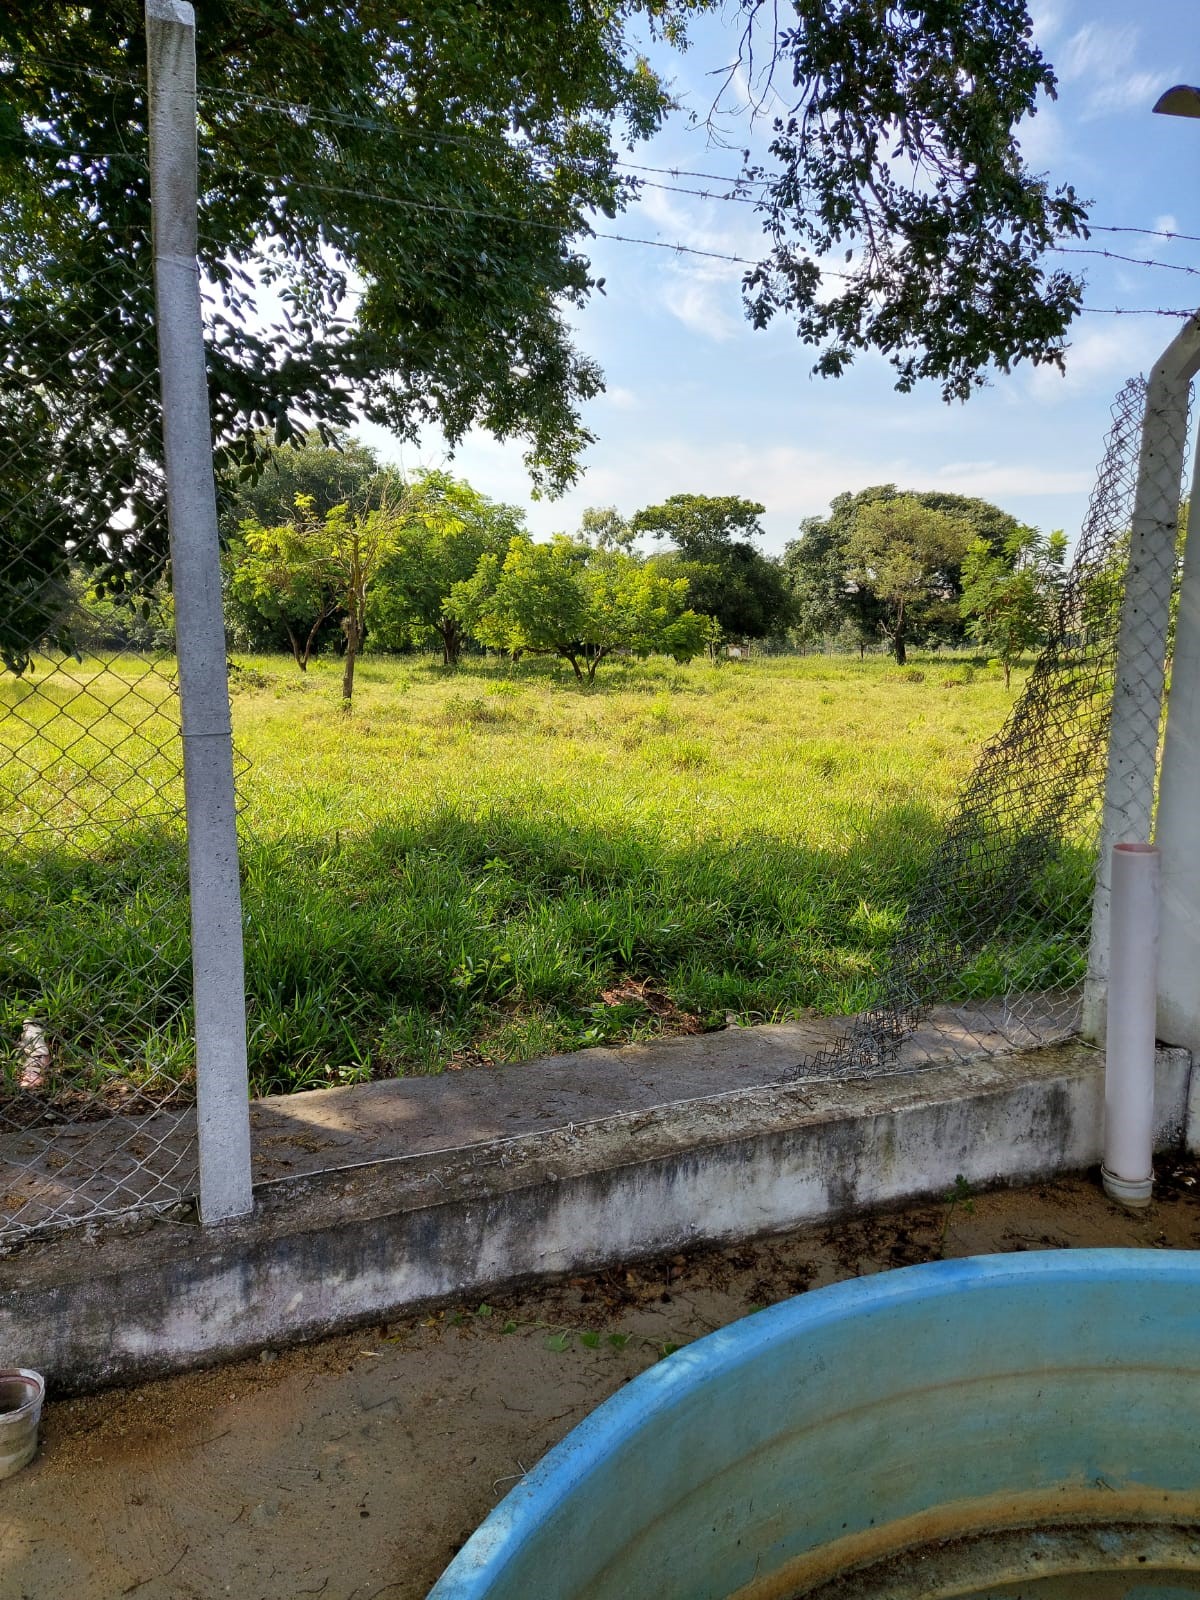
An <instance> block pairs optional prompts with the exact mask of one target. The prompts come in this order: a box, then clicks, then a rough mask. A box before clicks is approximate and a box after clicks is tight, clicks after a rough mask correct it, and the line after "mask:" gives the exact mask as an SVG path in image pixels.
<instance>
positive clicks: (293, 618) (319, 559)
mask: <svg viewBox="0 0 1200 1600" xmlns="http://www.w3.org/2000/svg"><path fill="white" fill-rule="evenodd" d="M331 509H332V508H331ZM297 513H298V514H297ZM229 561H230V572H229V581H228V600H227V603H226V611H227V613H228V612H229V611H233V612H234V613H235V614H237V613H240V614H241V615H242V616H243V617H251V618H254V619H255V620H256V621H258V622H259V623H260V624H264V623H265V624H267V625H268V626H273V627H277V628H280V629H282V631H283V632H284V633H285V634H286V636H287V641H288V644H289V646H290V647H291V652H292V657H293V659H294V661H295V663H296V665H297V666H298V667H299V668H300V671H301V672H307V671H308V664H309V662H310V661H311V660H312V657H313V652H314V651H315V649H316V645H317V638H318V635H319V634H320V632H321V629H322V628H323V627H324V625H325V624H326V623H327V622H328V621H329V620H330V618H332V617H334V616H336V614H337V610H338V606H339V605H340V603H341V594H340V592H339V590H338V587H337V583H336V575H335V573H334V572H333V570H332V564H331V561H330V553H329V545H328V539H327V538H326V529H325V517H324V516H317V515H316V513H315V506H314V503H313V502H312V501H311V500H306V498H305V496H303V495H301V497H300V504H299V506H296V507H293V512H292V520H291V521H289V522H280V523H277V524H276V525H275V526H273V527H264V526H263V524H262V523H260V522H256V521H255V520H254V519H253V518H247V519H246V521H245V522H244V524H243V526H242V529H241V532H240V534H239V537H238V540H237V542H236V544H235V545H234V546H233V548H232V550H231V552H230V557H229Z"/></svg>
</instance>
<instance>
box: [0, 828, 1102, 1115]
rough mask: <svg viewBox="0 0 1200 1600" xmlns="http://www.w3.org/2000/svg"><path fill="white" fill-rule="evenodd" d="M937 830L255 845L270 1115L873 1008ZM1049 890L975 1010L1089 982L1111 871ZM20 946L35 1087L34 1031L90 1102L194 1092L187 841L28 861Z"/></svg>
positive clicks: (994, 948) (15, 873)
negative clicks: (340, 1093) (1048, 984)
mask: <svg viewBox="0 0 1200 1600" xmlns="http://www.w3.org/2000/svg"><path fill="white" fill-rule="evenodd" d="M938 827H939V824H938V821H937V819H935V817H934V816H933V814H932V813H930V812H929V811H927V810H926V809H924V808H921V807H917V806H912V805H899V806H893V807H891V808H889V809H883V810H879V811H878V812H876V813H874V814H873V815H872V816H871V818H870V822H869V825H868V826H864V827H863V828H862V829H861V830H860V831H859V832H858V833H857V834H856V835H855V836H854V837H853V838H851V839H849V840H848V841H847V843H846V846H845V848H844V849H841V850H823V849H814V848H811V847H809V846H805V845H801V844H797V843H795V842H793V841H790V840H786V839H781V838H778V837H774V836H771V835H769V834H758V835H751V836H749V837H742V838H739V839H738V840H736V841H714V840H709V841H704V842H698V843H694V844H691V845H688V846H686V847H680V846H678V845H676V844H667V843H664V842H663V841H662V840H661V839H660V838H659V837H656V836H655V834H654V833H653V831H652V830H651V829H650V827H649V826H647V827H646V828H644V829H639V828H638V827H637V826H635V825H631V824H630V823H629V821H628V819H625V818H622V819H619V820H612V821H608V822H606V821H603V820H601V821H597V822H595V823H594V824H592V825H590V826H588V827H586V828H581V827H580V826H578V825H577V824H576V823H574V822H572V823H571V824H570V825H567V823H566V822H565V821H558V820H556V819H554V818H551V817H547V818H544V819H540V820H533V819H530V818H528V817H523V816H514V815H511V814H507V813H505V812H504V811H503V810H502V809H501V808H498V807H497V808H495V809H493V810H491V811H489V812H486V813H483V814H481V815H476V816H464V815H462V814H460V813H458V812H456V811H453V810H450V809H445V810H442V811H439V812H437V813H435V814H434V815H432V816H431V817H429V818H426V819H425V820H424V821H422V822H421V823H420V824H411V825H409V824H396V825H381V826H377V827H375V828H373V829H371V830H369V831H366V832H364V833H361V834H358V835H350V834H346V833H342V834H341V835H339V836H338V837H337V838H336V839H332V840H331V839H311V840H302V841H296V840H291V839H289V840H287V841H284V842H274V843H271V842H263V841H250V842H249V843H247V844H246V845H245V847H244V849H243V856H242V864H243V879H244V911H245V925H246V967H247V992H248V999H249V1029H250V1032H249V1039H250V1063H251V1077H252V1086H253V1089H254V1092H255V1093H256V1094H264V1093H273V1092H281V1091H287V1090H292V1089H300V1088H312V1087H316V1086H318V1085H326V1084H333V1083H345V1082H353V1081H358V1080H362V1079H366V1078H369V1077H379V1076H392V1075H399V1074H403V1073H405V1072H414V1071H417V1072H429V1071H436V1070H439V1069H440V1068H442V1067H444V1066H446V1065H447V1064H450V1065H461V1064H464V1063H467V1062H470V1061H475V1060H480V1059H484V1060H520V1059H527V1058H528V1057H530V1056H534V1055H539V1054H543V1053H549V1052H553V1051H559V1050H569V1049H577V1048H581V1047H583V1046H586V1045H590V1044H598V1043H607V1042H615V1041H618V1040H623V1039H629V1038H637V1037H648V1036H650V1035H652V1034H654V1033H655V1032H659V1031H662V1030H663V1028H664V1027H666V1028H667V1029H668V1030H670V1029H671V1028H672V1027H673V1026H676V1025H678V1024H679V1023H680V1022H681V1021H686V1023H687V1025H688V1026H689V1027H690V1028H691V1029H692V1030H693V1031H694V1029H695V1028H696V1026H720V1025H722V1024H723V1023H724V1022H725V1020H726V1017H727V1015H730V1014H732V1015H735V1016H736V1017H737V1018H738V1019H739V1020H748V1021H760V1020H770V1019H775V1020H779V1019H783V1018H786V1017H790V1016H796V1015H799V1014H801V1013H803V1012H805V1011H806V1010H809V1009H812V1010H816V1011H819V1012H824V1013H830V1014H833V1013H846V1012H850V1011H855V1010H858V1009H861V1008H862V1007H864V1006H866V1005H867V1004H868V1003H869V1002H870V1000H871V998H872V996H873V994H874V985H875V980H876V974H877V971H878V968H879V966H880V964H881V962H882V961H883V960H884V958H885V956H886V952H887V950H888V947H889V944H890V942H891V940H892V939H893V937H894V935H895V934H896V932H897V930H898V928H899V926H900V924H901V922H902V919H903V915H904V911H905V907H906V905H907V903H908V900H909V897H910V894H911V892H912V889H913V886H914V885H915V884H916V883H917V882H918V881H919V880H920V877H921V873H922V871H923V869H924V867H925V864H926V862H927V860H928V857H929V854H930V852H931V849H932V847H933V845H934V843H935V841H936V837H937V832H938ZM1045 880H1046V881H1045V892H1044V893H1043V892H1041V891H1040V890H1039V888H1038V885H1037V884H1031V885H1030V887H1029V890H1028V892H1027V893H1026V895H1025V896H1024V899H1023V903H1022V905H1021V907H1020V909H1019V916H1018V918H1017V919H1016V920H1015V922H1014V924H1013V926H1012V928H1011V929H1010V930H1009V931H1008V933H1007V935H1006V938H1005V940H1004V941H1002V942H997V941H993V942H992V943H991V944H990V945H989V946H988V947H987V949H985V950H984V951H983V952H982V954H978V953H977V954H975V955H974V957H973V958H972V960H971V962H970V964H969V965H968V963H967V961H966V960H964V961H963V962H960V964H959V965H960V971H959V975H958V978H957V979H956V982H958V983H959V984H965V985H966V992H969V993H972V994H982V993H985V992H986V993H996V992H1002V991H1003V988H1004V987H1005V986H1006V985H1008V984H1009V983H1011V982H1012V981H1013V978H1014V974H1016V975H1017V976H1018V977H1019V979H1020V981H1021V985H1022V986H1023V987H1030V986H1036V985H1037V984H1038V982H1039V981H1040V979H1041V978H1043V977H1044V978H1045V979H1046V981H1060V980H1061V979H1063V978H1064V977H1065V976H1067V973H1066V968H1067V967H1071V966H1072V963H1073V962H1075V963H1077V960H1078V952H1077V948H1076V947H1077V945H1078V942H1079V941H1078V928H1079V926H1080V925H1082V926H1083V927H1084V928H1086V912H1087V903H1088V892H1087V890H1088V886H1087V872H1086V870H1083V871H1082V872H1081V870H1080V863H1078V862H1075V861H1074V860H1073V859H1060V860H1059V861H1058V862H1057V863H1056V865H1055V866H1054V868H1053V870H1052V871H1049V872H1048V873H1047V874H1046V875H1045ZM1081 918H1082V919H1083V920H1082V924H1081ZM0 933H2V936H3V944H2V947H0V996H2V999H0V1036H2V1037H3V1038H4V1039H5V1040H6V1041H8V1044H9V1051H8V1061H7V1067H6V1068H5V1067H4V1063H3V1062H0V1070H6V1071H7V1074H8V1079H9V1083H10V1086H11V1084H12V1083H13V1080H14V1073H15V1072H16V1071H17V1069H18V1066H19V1063H18V1060H17V1054H16V1051H15V1049H14V1044H15V1041H16V1040H18V1039H19V1037H20V1031H21V1028H22V1025H23V1023H24V1020H25V1019H26V1018H35V1019H36V1020H37V1021H38V1023H39V1025H40V1026H41V1027H42V1028H43V1029H44V1031H45V1033H46V1036H47V1039H48V1041H49V1042H50V1045H51V1048H52V1051H53V1053H54V1056H55V1060H56V1063H57V1070H58V1071H59V1072H60V1074H62V1075H63V1076H64V1077H66V1078H71V1077H72V1075H75V1076H76V1077H77V1076H78V1075H79V1074H83V1075H85V1076H87V1075H88V1074H90V1075H91V1078H92V1079H95V1080H98V1081H101V1082H103V1081H105V1080H106V1079H107V1078H108V1077H110V1076H111V1075H113V1074H116V1075H118V1076H120V1075H130V1076H133V1077H135V1078H137V1077H138V1076H139V1075H141V1076H142V1077H145V1075H146V1074H148V1073H151V1072H153V1073H155V1074H159V1075H163V1076H166V1077H168V1078H170V1079H171V1081H186V1079H187V1076H188V1073H189V1072H190V1070H191V1066H192V1061H191V1054H190V1045H189V1042H188V1041H189V1032H190V1030H189V1028H188V1027H187V1025H186V1023H187V1008H188V1005H189V1002H190V974H189V971H188V929H187V900H186V854H185V849H184V842H183V838H182V835H181V833H179V832H173V831H171V830H167V829H158V830H155V829H145V830H143V831H140V832H130V834H129V835H127V836H126V837H125V838H123V839H122V840H121V841H120V843H119V845H113V846H112V847H110V848H109V849H107V850H105V851H103V852H101V853H98V854H96V855H93V856H91V857H88V858H82V857H80V856H79V855H76V854H73V853H72V852H71V851H70V850H69V849H68V848H66V847H65V846H62V847H56V848H42V849H40V850H34V849H30V850H27V851H25V852H17V853H16V854H14V855H13V856H12V857H10V858H9V861H8V862H7V864H6V874H5V878H4V882H3V886H2V888H0ZM963 953H964V956H966V955H967V954H968V952H967V951H966V949H965V947H964V950H963ZM964 968H965V970H961V969H964ZM1074 975H1075V974H1074V969H1073V967H1072V972H1071V976H1074ZM629 979H633V980H638V982H640V983H641V985H642V989H641V992H640V993H639V992H638V990H637V988H636V986H635V985H631V984H629V983H627V982H625V981H624V980H629ZM606 991H607V992H608V996H609V998H608V1000H606V999H605V993H606ZM659 1002H661V1003H659Z"/></svg>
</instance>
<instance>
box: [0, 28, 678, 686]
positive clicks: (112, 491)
mask: <svg viewBox="0 0 1200 1600" xmlns="http://www.w3.org/2000/svg"><path fill="white" fill-rule="evenodd" d="M630 9H633V10H637V11H639V12H641V13H643V14H644V15H645V16H647V17H648V18H649V20H650V24H651V27H652V29H654V30H662V31H665V32H667V33H669V34H671V35H675V33H676V32H677V30H678V27H679V20H678V18H677V16H676V14H675V0H644V3H638V4H635V5H631V6H630V7H629V8H626V7H623V6H619V5H615V4H611V3H609V0H603V3H601V4H598V5H594V6H593V5H589V6H568V5H562V4H552V5H550V6H548V7H547V6H538V7H525V8H521V7H513V6H511V5H507V4H500V3H497V0H482V3H480V4H476V5H449V6H444V5H433V4H422V3H418V4H417V5H415V6H404V7H400V6H397V5H395V4H390V3H388V0H363V3H361V4H358V5H357V6H355V7H354V8H352V11H350V12H347V11H346V10H345V8H342V7H328V6H321V5H315V4H312V3H310V0H301V3H300V4H293V3H290V0H288V3H285V0H255V3H254V4H253V5H250V6H247V5H246V4H245V3H244V0H206V3H205V4H204V5H203V6H202V7H200V8H199V10H200V16H199V26H198V28H197V55H198V63H197V65H198V76H199V81H200V83H201V85H202V86H204V88H203V90H202V93H201V97H200V125H199V132H200V145H201V173H202V184H203V226H202V228H201V234H200V261H201V268H202V271H203V274H204V277H205V280H206V283H207V285H208V286H209V294H210V299H211V301H212V304H211V307H210V312H209V340H208V367H209V389H210V402H211V410H212V416H213V424H214V429H215V433H216V437H217V440H218V442H219V447H220V450H221V452H222V455H223V457H224V458H225V459H232V460H234V461H236V462H239V463H241V464H249V465H253V464H255V463H256V462H257V461H258V460H259V458H260V456H261V448H262V447H261V441H262V437H263V430H264V429H267V430H270V432H271V433H272V434H273V436H274V438H275V440H276V442H277V443H283V442H286V441H287V440H289V439H291V438H295V437H298V436H299V435H301V434H303V432H304V430H305V429H306V428H308V427H311V426H313V425H316V426H317V427H318V428H321V429H329V428H340V427H345V426H347V425H348V424H349V423H350V422H351V421H352V420H353V419H354V417H355V416H356V415H362V416H364V417H366V418H368V419H370V420H372V421H374V422H377V423H380V424H382V425H384V426H386V427H388V428H390V429H391V430H392V431H393V432H395V433H396V434H398V435H400V436H401V437H404V438H412V437H415V435H416V434H417V433H418V432H419V430H420V429H421V428H422V427H424V426H426V425H427V424H430V423H437V424H438V425H439V426H440V427H441V428H442V430H443V432H444V433H445V435H446V437H447V438H448V439H449V440H450V441H451V442H454V441H457V440H459V439H461V438H462V437H463V435H464V434H465V433H466V432H467V430H468V429H469V428H470V427H472V426H480V427H483V428H485V429H487V430H489V431H490V432H492V433H493V434H495V435H497V436H498V437H501V438H512V437H519V438H523V439H524V440H525V442H526V444H527V456H526V459H527V461H528V463H529V467H530V471H531V472H532V474H533V476H534V479H535V481H536V482H537V483H539V484H540V485H541V486H543V487H545V488H547V489H549V490H551V491H554V490H557V489H560V488H562V487H563V486H565V485H566V484H567V483H569V482H570V481H571V480H572V478H573V477H574V475H575V472H576V470H577V468H576V462H577V458H578V455H579V452H580V450H581V449H582V448H583V447H584V446H585V445H586V443H587V442H588V440H589V438H590V435H589V434H588V432H587V430H586V428H585V427H584V426H583V424H582V421H581V417H580V406H581V404H582V403H583V402H584V401H586V400H587V399H588V398H590V397H591V396H593V395H594V394H595V393H596V392H597V390H598V389H599V388H600V387H601V379H600V374H599V371H598V369H597V367H596V366H595V364H594V363H593V362H592V361H590V360H588V359H587V358H586V357H583V356H581V355H580V354H579V353H578V351H576V350H575V348H574V347H573V345H572V343H571V338H570V331H569V328H568V324H567V320H566V317H565V316H564V309H565V308H570V307H576V306H579V305H581V304H582V303H583V302H584V301H585V300H586V299H587V297H588V295H589V294H590V292H591V291H592V289H593V288H594V287H595V286H596V285H595V279H594V277H593V275H592V272H591V269H590V266H589V263H588V261H587V259H586V257H585V256H584V255H583V254H582V253H581V251H580V250H579V249H578V248H576V245H575V243H574V241H575V240H577V239H579V238H582V237H585V236H586V235H587V234H588V232H589V230H590V219H591V218H592V217H593V216H594V215H595V214H596V213H597V212H598V213H600V214H601V215H603V216H612V215H614V213H615V212H616V211H617V210H618V209H619V208H620V207H621V206H623V205H624V204H625V203H626V201H627V200H628V198H629V197H630V195H631V193H632V184H631V182H630V181H629V179H628V178H626V177H624V176H623V175H622V174H621V172H620V169H619V168H618V165H617V158H616V152H615V150H614V148H613V145H614V144H615V143H618V142H619V141H620V140H621V139H625V140H635V139H638V138H641V137H643V136H645V135H648V134H650V133H652V132H653V131H654V130H655V129H656V128H657V127H658V125H659V123H660V122H661V119H662V117H663V115H664V114H665V112H666V109H667V107H668V105H669V95H668V92H667V90H666V89H665V87H664V86H663V85H662V84H661V83H660V82H659V80H658V79H657V78H656V76H655V75H654V73H653V72H651V71H650V70H649V69H648V67H647V66H646V63H645V61H644V60H643V59H642V58H641V57H640V56H639V55H638V54H637V52H636V51H635V50H633V49H632V48H631V47H630V46H629V44H628V43H627V41H626V39H625V37H624V33H623V28H622V22H623V19H624V17H625V16H626V15H627V14H628V12H629V10H630ZM679 10H680V12H681V13H682V11H684V10H686V5H685V4H684V3H683V0H680V5H679ZM0 55H2V56H3V59H4V73H3V98H2V101H0V225H2V227H3V232H4V245H5V248H4V255H3V259H2V260H0V321H2V322H3V325H4V328H5V341H4V347H3V349H2V350H0V412H3V413H4V415H3V431H4V435H5V437H6V439H8V440H9V441H18V442H19V443H20V446H21V452H22V453H21V456H20V459H19V461H18V460H15V459H13V458H12V457H11V454H6V457H5V463H4V468H5V472H6V473H7V474H8V475H9V477H10V479H11V481H8V482H0V498H3V499H4V500H6V501H7V502H8V503H9V505H10V506H11V507H12V508H13V511H12V514H11V515H8V516H6V518H5V523H4V528H3V533H2V535H0V540H2V542H0V570H6V572H7V574H8V577H9V579H10V582H11V583H13V584H14V585H15V586H16V587H18V588H20V589H21V590H22V592H24V591H28V597H29V599H28V605H27V607H26V610H25V613H24V615H22V616H13V615H11V614H8V615H6V617H5V620H4V621H3V623H0V630H2V631H0V650H2V652H3V656H4V659H5V661H6V663H7V664H8V665H9V666H18V665H20V663H21V660H22V656H23V653H25V652H27V650H28V648H29V647H30V646H31V645H32V644H33V643H36V640H37V638H38V637H39V636H41V635H43V634H44V633H45V632H46V631H47V630H48V629H50V628H52V626H53V625H54V623H55V619H56V616H57V609H56V608H57V603H58V602H57V599H56V594H57V593H58V591H59V590H60V589H61V584H62V581H63V567H64V560H65V552H67V551H68V550H69V551H70V552H71V554H72V559H73V560H75V561H76V562H80V563H83V564H85V565H88V566H91V567H93V568H94V569H95V570H96V571H97V573H98V574H99V580H100V582H101V585H102V586H107V587H108V588H110V589H112V590H114V591H117V592H119V591H120V590H121V589H122V588H123V587H128V586H136V585H137V584H138V583H139V582H140V581H141V574H143V573H147V572H153V573H157V572H158V571H159V570H161V566H162V563H163V561H164V559H165V555H166V547H167V546H166V529H165V524H164V521H163V518H162V516H161V514H160V502H161V459H160V451H159V447H158V444H157V440H158V439H159V437H160V426H159V416H158V404H159V403H158V380H157V350H156V347H155V335H154V317H153V279H152V273H151V263H150V215H149V191H148V175H147V148H146V139H147V127H146V124H147V112H146V95H145V89H144V83H145V45H144V32H143V18H142V5H141V0H115V3H113V4H111V5H105V6H68V7H60V8H58V9H56V10H55V12H54V13H53V16H51V15H50V14H49V13H44V14H43V13H41V12H39V11H38V10H37V8H36V7H34V8H30V7H28V6H15V7H14V6H8V7H4V8H0ZM210 86H215V87H210ZM352 283H353V284H354V288H355V293H354V294H353V296H350V295H348V290H349V288H350V286H351V284H352ZM264 290H265V291H266V292H267V293H268V294H269V295H270V296H271V300H270V301H264V298H263V294H264ZM272 304H274V305H276V306H281V307H282V312H280V311H279V310H273V309H272ZM26 479H27V480H28V483H29V484H30V485H32V486H34V487H36V489H37V493H36V495H35V496H34V497H33V498H32V499H30V498H29V497H28V496H27V494H26V493H25V480H26ZM114 529H120V530H122V531H121V532H120V534H119V535H118V536H115V537H114ZM43 589H44V590H45V594H44V595H42V590H43Z"/></svg>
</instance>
